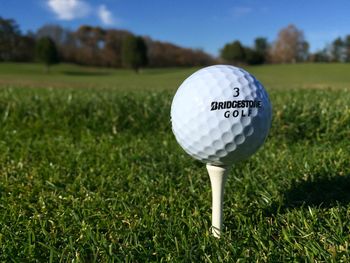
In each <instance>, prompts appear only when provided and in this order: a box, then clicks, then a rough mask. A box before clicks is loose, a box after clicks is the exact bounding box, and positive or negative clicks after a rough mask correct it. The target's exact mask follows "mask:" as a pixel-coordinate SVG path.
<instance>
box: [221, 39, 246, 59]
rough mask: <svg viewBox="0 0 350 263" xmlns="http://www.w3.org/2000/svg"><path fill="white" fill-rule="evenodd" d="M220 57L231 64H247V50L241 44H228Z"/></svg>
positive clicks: (235, 42)
mask: <svg viewBox="0 0 350 263" xmlns="http://www.w3.org/2000/svg"><path fill="white" fill-rule="evenodd" d="M220 57H221V58H222V59H224V60H225V61H227V62H229V63H240V62H241V63H242V62H245V57H246V56H245V50H244V47H243V46H242V44H241V42H239V41H234V42H232V43H227V44H226V45H225V46H224V47H223V48H222V49H221V51H220Z"/></svg>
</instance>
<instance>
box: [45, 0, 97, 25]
mask: <svg viewBox="0 0 350 263" xmlns="http://www.w3.org/2000/svg"><path fill="white" fill-rule="evenodd" d="M47 5H48V7H49V8H50V9H51V11H53V12H54V13H55V14H56V15H57V17H58V19H61V20H73V19H76V18H83V17H86V16H87V15H89V13H90V11H91V7H90V5H89V4H88V3H86V2H84V1H82V0H48V2H47Z"/></svg>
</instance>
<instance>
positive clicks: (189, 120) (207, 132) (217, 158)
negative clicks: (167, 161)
mask: <svg viewBox="0 0 350 263" xmlns="http://www.w3.org/2000/svg"><path fill="white" fill-rule="evenodd" d="M171 122H172V129H173V132H174V134H175V137H176V140H177V141H178V143H179V144H180V145H181V147H182V148H183V149H184V150H185V151H186V152H187V153H188V154H189V155H191V156H192V157H194V158H195V159H197V160H200V161H202V162H205V163H209V164H213V165H230V164H234V163H237V162H239V161H241V160H244V159H246V158H248V157H249V156H250V155H252V154H253V153H254V152H256V151H257V149H258V148H259V147H260V146H261V145H262V144H263V143H264V141H265V139H266V137H267V134H268V131H269V128H270V126H271V104H270V101H269V97H268V94H267V92H266V91H265V89H264V87H263V86H262V85H261V84H260V82H259V81H258V80H257V79H256V78H255V77H254V76H253V75H251V74H250V73H248V72H247V71H245V70H243V69H241V68H237V67H233V66H228V65H215V66H210V67H206V68H203V69H201V70H199V71H197V72H195V73H194V74H192V75H191V76H190V77H188V78H187V79H186V80H185V81H184V82H183V83H182V84H181V86H180V87H179V89H178V90H177V92H176V94H175V96H174V99H173V102H172V105H171Z"/></svg>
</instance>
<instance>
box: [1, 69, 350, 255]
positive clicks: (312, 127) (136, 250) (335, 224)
mask: <svg viewBox="0 0 350 263" xmlns="http://www.w3.org/2000/svg"><path fill="white" fill-rule="evenodd" d="M346 69H347V70H349V69H350V65H336V64H334V65H283V66H263V67H255V68H249V70H250V71H252V72H254V73H255V74H256V75H257V76H258V78H259V79H261V80H262V82H263V83H264V84H265V86H266V87H267V88H268V91H269V93H270V97H271V101H272V103H273V110H274V112H273V114H274V116H273V126H272V129H271V132H270V135H269V138H268V140H267V142H266V143H265V145H264V147H263V148H262V149H261V150H260V151H259V152H258V153H257V154H255V155H254V156H253V157H252V158H251V159H249V160H248V161H246V162H244V163H241V164H238V165H237V166H236V167H235V169H233V170H232V171H231V174H230V176H229V179H228V182H227V185H226V193H225V207H224V215H225V234H224V236H223V238H222V239H220V240H217V239H215V238H213V237H212V236H211V235H210V233H209V227H210V217H211V210H210V207H211V192H210V183H209V178H208V175H207V174H206V170H205V167H204V165H202V164H201V163H198V162H196V161H194V160H192V159H191V158H190V157H188V156H187V155H186V154H185V153H184V152H183V151H182V150H181V149H180V147H179V146H178V145H177V143H176V141H175V139H174V136H173V135H172V132H171V127H170V122H169V110H170V104H171V99H172V96H173V94H174V91H175V89H176V87H177V85H178V84H179V83H181V81H182V80H183V79H184V78H185V77H186V76H187V75H188V74H190V72H193V71H194V70H195V69H171V70H170V69H169V70H155V69H154V70H146V71H145V72H144V73H143V74H141V75H139V76H138V75H135V74H133V73H131V72H127V71H112V70H106V69H103V70H100V69H84V68H80V67H75V66H70V65H62V66H59V67H57V68H54V69H53V71H52V73H50V75H48V76H43V74H42V73H41V68H40V66H37V65H25V64H20V65H11V64H2V65H0V79H1V80H0V83H1V84H0V86H1V87H2V89H0V162H1V164H2V165H1V166H0V261H3V262H31V261H39V262H43V261H44V262H67V261H74V262H95V261H99V262H111V261H114V262H165V261H168V262H180V261H185V262H189V261H194V262H220V261H229V262H232V261H243V262H245V261H249V262H253V261H256V262H289V261H296V262H300V261H313V262H323V261H327V262H348V261H349V260H350V252H349V251H350V250H349V242H350V241H349V240H350V235H349V233H350V213H349V211H350V204H349V201H350V191H349V189H350V177H349V176H350V168H349V159H350V151H349V149H350V140H349V139H350V108H349V101H350V92H349V88H347V87H349V85H350V79H349V78H350V77H349V75H348V74H347V73H346V72H348V71H346ZM67 72H78V73H74V74H71V73H70V74H67ZM100 72H103V74H100ZM106 72H107V73H108V74H106ZM288 72H290V74H288ZM326 72H328V74H329V77H327V75H326ZM48 83H50V84H48ZM45 85H47V87H46V86H45ZM24 87H30V88H24ZM55 87H62V88H55Z"/></svg>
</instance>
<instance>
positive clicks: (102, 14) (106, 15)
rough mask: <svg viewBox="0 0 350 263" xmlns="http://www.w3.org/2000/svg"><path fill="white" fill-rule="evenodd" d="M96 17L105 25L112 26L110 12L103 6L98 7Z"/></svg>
mask: <svg viewBox="0 0 350 263" xmlns="http://www.w3.org/2000/svg"><path fill="white" fill-rule="evenodd" d="M97 15H98V17H99V18H100V19H101V21H102V23H103V24H105V25H113V24H114V23H115V20H114V18H113V15H112V13H111V11H110V10H108V8H107V7H106V6H105V5H100V6H99V8H98V11H97Z"/></svg>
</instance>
